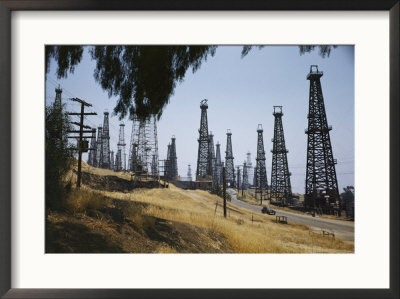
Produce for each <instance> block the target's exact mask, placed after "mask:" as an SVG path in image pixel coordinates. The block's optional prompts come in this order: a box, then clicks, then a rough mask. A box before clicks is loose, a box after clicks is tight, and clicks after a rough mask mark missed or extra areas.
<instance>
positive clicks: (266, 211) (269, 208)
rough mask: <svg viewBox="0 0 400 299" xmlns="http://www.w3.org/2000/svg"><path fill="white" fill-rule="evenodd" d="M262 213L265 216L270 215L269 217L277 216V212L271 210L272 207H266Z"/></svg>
mask: <svg viewBox="0 0 400 299" xmlns="http://www.w3.org/2000/svg"><path fill="white" fill-rule="evenodd" d="M261 212H262V213H263V214H268V215H275V214H276V211H275V210H273V209H271V207H270V206H265V207H263V208H262V210H261Z"/></svg>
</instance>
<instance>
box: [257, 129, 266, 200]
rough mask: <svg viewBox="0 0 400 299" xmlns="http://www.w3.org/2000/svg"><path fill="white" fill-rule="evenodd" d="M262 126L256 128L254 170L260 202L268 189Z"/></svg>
mask: <svg viewBox="0 0 400 299" xmlns="http://www.w3.org/2000/svg"><path fill="white" fill-rule="evenodd" d="M263 131H264V130H263V128H262V125H261V124H259V125H258V128H257V135H258V137H257V158H256V170H255V173H254V176H255V185H256V194H255V195H256V198H257V194H260V199H261V202H262V200H263V197H264V192H265V190H267V189H268V181H267V169H266V168H265V151H264V140H263Z"/></svg>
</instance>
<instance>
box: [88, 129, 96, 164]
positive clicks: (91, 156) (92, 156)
mask: <svg viewBox="0 0 400 299" xmlns="http://www.w3.org/2000/svg"><path fill="white" fill-rule="evenodd" d="M90 148H91V149H90V150H89V158H88V161H87V163H88V164H89V165H92V166H94V167H96V129H94V130H92V138H91V139H90Z"/></svg>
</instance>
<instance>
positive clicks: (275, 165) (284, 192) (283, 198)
mask: <svg viewBox="0 0 400 299" xmlns="http://www.w3.org/2000/svg"><path fill="white" fill-rule="evenodd" d="M272 114H273V115H274V117H275V123H274V138H273V139H272V142H273V148H272V150H271V152H272V170H271V193H270V199H271V200H273V201H277V202H279V203H280V204H282V205H287V204H288V203H289V201H290V199H291V198H292V186H291V184H290V172H289V166H288V160H287V153H288V152H289V151H288V150H287V149H286V144H285V136H284V133H283V125H282V116H283V112H282V106H274V112H273V113H272Z"/></svg>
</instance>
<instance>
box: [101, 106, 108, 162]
mask: <svg viewBox="0 0 400 299" xmlns="http://www.w3.org/2000/svg"><path fill="white" fill-rule="evenodd" d="M108 116H109V113H108V111H105V112H104V122H103V137H102V140H103V148H102V151H103V153H102V160H101V164H100V167H101V168H110V127H109V119H108Z"/></svg>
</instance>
